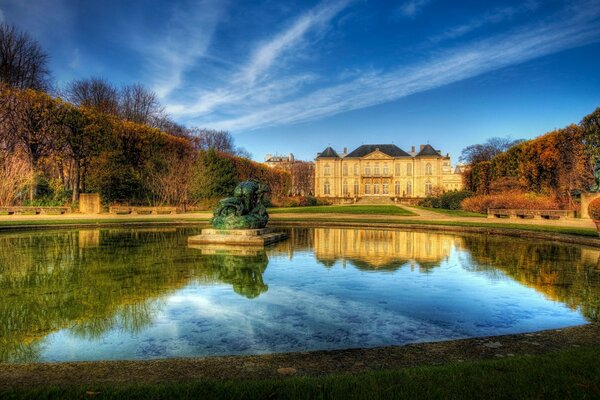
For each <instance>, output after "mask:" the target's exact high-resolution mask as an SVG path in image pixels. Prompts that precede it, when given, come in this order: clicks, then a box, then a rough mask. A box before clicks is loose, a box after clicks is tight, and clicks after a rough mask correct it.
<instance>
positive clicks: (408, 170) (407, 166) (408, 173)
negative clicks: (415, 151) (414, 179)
mask: <svg viewBox="0 0 600 400" xmlns="http://www.w3.org/2000/svg"><path fill="white" fill-rule="evenodd" d="M406 175H408V176H412V164H406Z"/></svg>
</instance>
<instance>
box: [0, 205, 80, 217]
mask: <svg viewBox="0 0 600 400" xmlns="http://www.w3.org/2000/svg"><path fill="white" fill-rule="evenodd" d="M69 212H71V208H70V207H21V206H11V207H0V214H3V215H40V214H47V215H62V214H67V213H69Z"/></svg>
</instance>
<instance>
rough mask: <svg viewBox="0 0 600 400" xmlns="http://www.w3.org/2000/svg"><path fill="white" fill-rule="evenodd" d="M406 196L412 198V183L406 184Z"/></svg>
mask: <svg viewBox="0 0 600 400" xmlns="http://www.w3.org/2000/svg"><path fill="white" fill-rule="evenodd" d="M406 195H407V196H408V197H410V196H412V184H411V183H410V182H406Z"/></svg>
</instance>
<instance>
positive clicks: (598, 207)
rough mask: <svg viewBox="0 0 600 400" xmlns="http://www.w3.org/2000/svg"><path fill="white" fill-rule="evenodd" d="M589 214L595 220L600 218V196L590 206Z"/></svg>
mask: <svg viewBox="0 0 600 400" xmlns="http://www.w3.org/2000/svg"><path fill="white" fill-rule="evenodd" d="M588 214H589V215H590V217H591V218H592V219H593V220H596V221H598V220H600V197H598V198H596V199H594V200H592V201H591V202H590V205H589V206H588Z"/></svg>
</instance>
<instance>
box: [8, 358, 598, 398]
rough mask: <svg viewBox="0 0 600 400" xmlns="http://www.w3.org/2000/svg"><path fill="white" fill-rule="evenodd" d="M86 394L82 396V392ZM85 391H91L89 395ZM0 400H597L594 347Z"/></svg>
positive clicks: (37, 392) (35, 393) (18, 394)
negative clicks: (320, 374) (403, 366)
mask: <svg viewBox="0 0 600 400" xmlns="http://www.w3.org/2000/svg"><path fill="white" fill-rule="evenodd" d="M86 392H88V394H87V395H86ZM89 392H93V394H89ZM0 397H2V398H3V399H6V400H9V399H33V398H35V399H82V398H90V397H92V398H95V399H159V398H160V399H344V400H345V399H411V400H412V399H430V398H434V399H463V398H469V399H486V400H487V399H490V400H494V399H507V398H511V399H517V398H523V399H568V398H581V399H585V398H588V399H592V398H600V347H588V348H577V349H572V350H566V351H562V352H558V353H549V354H545V355H541V356H518V357H512V358H504V359H498V360H490V361H477V362H464V363H454V364H449V365H444V366H434V367H416V368H407V369H400V370H393V371H379V372H370V373H364V374H358V375H351V374H344V375H334V376H328V377H297V378H289V379H264V380H239V381H233V380H227V381H216V380H199V381H196V382H193V383H184V384H162V385H148V384H139V385H135V386H121V387H119V386H116V387H115V386H110V385H107V384H101V385H96V386H92V387H87V386H86V387H79V388H68V389H61V388H41V389H24V390H23V391H5V392H4V393H3V392H2V390H1V389H0Z"/></svg>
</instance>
